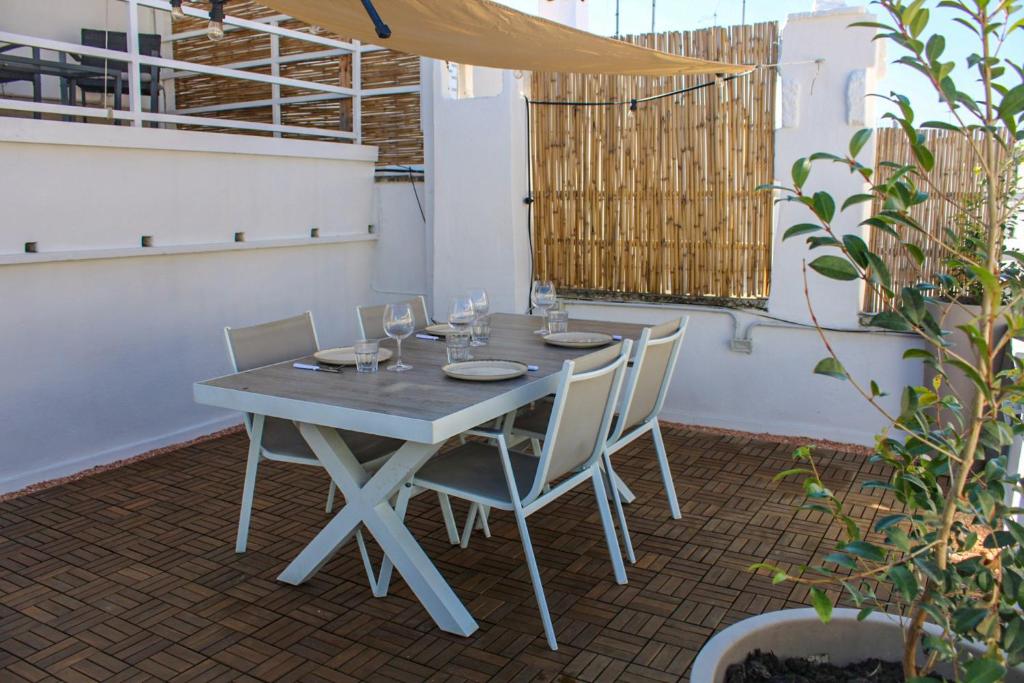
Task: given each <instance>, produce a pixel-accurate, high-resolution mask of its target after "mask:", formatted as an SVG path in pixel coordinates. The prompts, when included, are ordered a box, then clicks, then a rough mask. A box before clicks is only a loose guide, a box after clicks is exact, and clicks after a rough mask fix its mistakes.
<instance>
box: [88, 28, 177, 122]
mask: <svg viewBox="0 0 1024 683" xmlns="http://www.w3.org/2000/svg"><path fill="white" fill-rule="evenodd" d="M162 41H163V39H162V37H161V36H160V35H159V34H156V33H140V34H139V54H142V55H146V56H149V57H159V56H160V43H161V42H162ZM82 45H87V46H89V47H100V48H104V49H107V50H116V51H117V52H127V51H128V34H127V33H123V32H121V31H104V30H102V29H95V28H83V29H82ZM77 59H78V61H79V62H81V63H82V64H83V65H85V66H92V67H98V68H102V69H104V70H105V71H106V72H107V74H108V75H107V76H97V77H90V78H80V79H77V80H75V81H73V82H72V84H71V88H72V99H74V95H73V92H74V89H75V88H76V87H77V88H78V90H80V91H81V93H82V105H83V106H84V105H85V95H86V93H99V94H104V93H110V94H112V95H113V96H114V108H115V109H121V97H122V96H123V95H127V94H128V93H129V82H128V62H121V61H115V60H112V59H104V58H103V57H90V56H88V55H79V56H77ZM140 71H141V73H140V75H139V87H141V88H142V92H143V93H148V94H149V110H150V111H151V112H156V111H158V110H159V109H160V67H157V66H146V65H143V66H142V68H141V70H140ZM152 125H153V127H157V125H158V124H157V123H156V122H153V123H152Z"/></svg>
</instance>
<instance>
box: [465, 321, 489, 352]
mask: <svg viewBox="0 0 1024 683" xmlns="http://www.w3.org/2000/svg"><path fill="white" fill-rule="evenodd" d="M490 340H491V317H490V316H489V315H481V316H479V317H477V319H476V320H474V321H473V334H472V341H470V342H469V345H470V346H487V342H489V341H490Z"/></svg>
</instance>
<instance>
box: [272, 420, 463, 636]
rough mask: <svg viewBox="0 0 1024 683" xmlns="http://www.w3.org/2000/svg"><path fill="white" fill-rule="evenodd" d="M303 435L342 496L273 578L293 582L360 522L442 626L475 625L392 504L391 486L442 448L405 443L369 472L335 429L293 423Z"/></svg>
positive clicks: (454, 629)
mask: <svg viewBox="0 0 1024 683" xmlns="http://www.w3.org/2000/svg"><path fill="white" fill-rule="evenodd" d="M296 425H297V426H298V428H299V431H300V432H301V433H302V436H303V438H305V439H306V441H307V442H308V443H309V446H310V448H312V450H313V452H314V453H315V454H316V457H317V459H319V460H320V462H321V463H322V464H323V466H324V468H325V469H326V470H327V472H328V473H329V474H330V475H331V479H332V480H333V481H334V483H336V484H337V485H338V488H340V489H341V491H342V493H343V494H344V495H345V506H344V507H343V508H342V509H341V511H340V512H339V513H338V514H337V515H336V516H335V517H334V519H332V520H331V521H330V522H329V523H328V524H327V526H325V527H324V528H323V529H322V530H321V531H320V533H318V534H317V535H316V537H315V538H314V539H313V540H312V542H310V544H309V545H308V546H306V548H305V549H303V551H302V552H301V553H299V556H298V557H296V558H295V559H294V560H293V561H292V562H291V564H289V565H288V567H287V568H285V570H284V572H282V573H281V575H280V576H279V577H278V579H279V580H281V581H284V582H286V583H291V584H294V585H298V584H300V583H303V582H304V581H306V580H307V579H309V578H310V577H311V576H312V575H313V574H314V573H316V570H317V569H319V568H320V567H321V566H323V564H324V563H325V562H327V560H329V559H330V557H331V555H332V554H333V553H334V552H335V551H336V550H337V549H338V548H339V547H341V546H342V545H343V544H344V543H345V542H346V541H348V540H349V538H351V536H352V534H353V533H354V532H355V530H356V528H357V526H358V525H359V524H360V523H361V524H363V525H365V526H366V528H367V529H368V530H369V531H370V533H371V534H373V537H374V538H375V539H376V540H377V543H378V544H380V546H381V548H382V549H383V550H384V553H385V554H386V555H387V556H388V558H389V559H390V560H391V562H392V563H394V566H395V568H397V569H398V571H399V572H400V573H401V574H402V578H403V579H405V582H406V583H407V584H408V585H409V587H410V588H411V589H412V591H413V593H415V594H416V597H417V598H418V599H419V601H420V603H421V604H422V605H423V606H424V607H425V608H426V610H427V612H428V613H429V614H430V616H431V617H432V618H433V619H434V622H435V623H436V624H437V625H438V626H439V627H440V628H441V630H443V631H448V632H449V633H455V634H458V635H462V636H468V635H470V634H471V633H473V632H474V631H476V629H477V628H478V626H477V623H476V621H475V620H474V619H473V617H472V615H470V613H469V611H468V610H467V609H466V607H465V605H463V604H462V601H461V600H459V597H458V596H457V595H456V594H455V591H453V590H452V588H451V586H449V585H448V583H447V582H446V581H445V579H444V577H443V576H442V575H441V573H440V572H439V571H438V570H437V567H435V566H434V563H433V562H431V561H430V558H429V557H428V556H427V554H426V553H425V552H423V548H421V547H420V545H419V543H417V542H416V539H415V538H414V537H413V535H412V534H411V533H409V530H408V529H407V528H406V527H405V524H404V523H403V521H402V520H401V518H399V516H398V515H397V514H396V513H395V511H394V509H393V508H392V507H391V502H390V501H391V497H392V496H393V495H394V493H395V491H397V490H398V488H399V487H400V486H401V485H402V484H403V483H404V482H405V481H406V480H408V478H409V477H410V475H411V474H412V473H413V472H415V471H416V470H417V469H418V468H419V466H420V465H422V464H423V463H424V462H426V461H427V459H428V458H430V456H432V455H433V454H434V453H435V452H437V450H438V449H439V448H440V447H441V444H436V445H431V444H421V443H414V442H411V441H410V442H406V443H405V444H404V445H403V446H402V447H401V448H399V449H398V450H397V451H395V453H394V454H393V455H392V456H391V457H390V458H388V460H387V462H385V463H384V465H383V466H381V468H380V469H379V470H377V472H376V473H375V474H374V475H373V476H372V477H371V476H370V475H369V473H368V472H367V471H366V470H365V469H364V468H363V467H362V465H360V464H359V462H358V461H357V460H356V458H355V456H354V455H352V452H351V451H350V450H349V448H348V446H346V445H345V442H344V440H342V438H341V435H339V434H338V432H337V430H335V429H333V428H330V427H320V426H317V425H311V424H306V423H299V422H297V423H296Z"/></svg>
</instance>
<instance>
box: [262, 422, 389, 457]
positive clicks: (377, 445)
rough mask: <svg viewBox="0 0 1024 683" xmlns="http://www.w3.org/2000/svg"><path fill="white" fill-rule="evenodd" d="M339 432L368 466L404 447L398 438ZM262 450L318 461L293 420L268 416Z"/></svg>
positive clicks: (264, 426)
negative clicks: (369, 463) (371, 462)
mask: <svg viewBox="0 0 1024 683" xmlns="http://www.w3.org/2000/svg"><path fill="white" fill-rule="evenodd" d="M338 433H339V434H341V438H342V439H344V440H345V444H346V445H347V446H348V447H349V449H350V450H351V451H352V455H354V456H356V460H358V461H359V462H361V463H367V462H370V461H372V460H376V459H377V458H380V457H382V456H385V455H388V454H389V453H393V452H395V451H397V450H398V449H399V448H400V447H401V446H402V443H403V442H402V441H401V440H399V439H389V438H387V437H383V436H374V435H373V434H363V433H362V432H352V431H349V430H347V429H339V430H338ZM263 450H264V451H267V452H268V453H269V454H270V455H285V456H290V457H293V458H302V459H306V460H309V461H310V462H311V463H315V462H317V459H316V455H315V454H314V453H313V450H312V449H311V448H310V447H309V444H308V443H306V440H305V439H303V438H302V434H300V433H299V430H298V429H297V428H296V427H295V425H294V424H293V423H292V422H291V421H290V420H283V419H281V418H279V417H268V418H266V421H265V422H264V424H263Z"/></svg>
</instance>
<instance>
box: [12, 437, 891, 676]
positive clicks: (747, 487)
mask: <svg viewBox="0 0 1024 683" xmlns="http://www.w3.org/2000/svg"><path fill="white" fill-rule="evenodd" d="M665 442H666V446H667V449H668V451H669V457H670V460H671V463H672V469H673V472H674V476H675V480H676V488H677V490H678V491H679V499H680V503H681V505H682V510H683V518H682V519H681V520H678V521H676V520H672V519H671V517H670V515H669V513H668V509H667V506H666V503H665V497H664V492H663V490H662V488H661V480H660V476H659V474H658V469H657V466H656V463H655V460H654V457H653V450H652V447H651V446H650V441H649V439H642V440H641V441H640V442H638V443H635V444H633V445H632V446H630V447H629V448H627V449H626V450H625V451H622V452H620V453H619V454H618V455H617V456H616V463H617V467H618V469H619V472H620V474H621V475H622V477H623V478H624V479H625V480H626V481H627V483H628V484H629V485H630V486H631V487H632V489H633V491H634V492H635V493H636V494H637V500H636V502H634V503H633V504H632V505H630V506H628V507H627V512H628V515H629V520H630V524H631V531H632V534H633V541H634V544H635V546H636V550H637V556H638V557H637V563H636V565H635V566H627V573H628V576H629V583H628V585H625V586H619V585H616V584H615V582H614V580H613V577H612V573H611V568H610V564H609V562H608V557H607V554H606V549H605V546H604V544H603V541H602V536H601V531H600V522H599V520H598V516H597V512H596V508H595V506H594V504H593V498H592V495H593V494H592V492H591V489H590V488H589V487H581V488H580V489H579V490H578V491H577V492H574V493H572V494H569V495H567V496H565V497H563V498H562V499H560V500H559V501H558V502H557V503H556V504H554V505H552V506H550V507H549V508H547V509H545V510H543V511H541V512H539V513H537V514H536V515H534V516H532V517H530V520H529V522H530V527H531V534H532V535H533V541H534V545H535V548H536V551H537V556H538V560H539V563H540V565H541V571H542V574H543V579H544V584H545V589H546V591H547V598H548V602H549V605H550V607H551V611H552V615H553V618H554V620H555V628H556V630H557V632H558V639H559V650H558V651H557V652H552V651H550V650H548V648H547V646H546V643H545V640H544V636H543V631H542V627H541V623H540V618H539V616H538V613H537V609H536V606H535V603H534V599H533V593H532V590H531V588H530V581H529V575H528V573H527V570H526V566H525V564H524V563H523V553H522V547H521V545H520V543H519V537H518V534H517V533H516V527H515V523H514V520H513V519H512V518H511V516H510V515H509V514H505V513H500V512H495V513H493V515H492V518H491V531H492V533H493V536H492V537H491V538H489V539H487V538H484V537H483V536H482V534H480V533H477V534H476V535H475V536H474V538H473V541H472V544H471V545H470V547H469V548H468V549H467V550H461V549H459V548H458V547H452V546H450V545H449V544H448V541H447V537H446V535H445V532H444V527H443V524H442V522H441V517H440V514H439V510H438V508H437V505H436V498H434V497H432V496H421V497H418V498H416V499H414V500H413V503H412V505H411V507H410V514H409V524H410V528H411V529H412V530H413V533H414V534H415V535H416V537H417V538H418V539H419V540H420V542H421V544H422V545H423V546H424V548H425V549H426V551H427V553H428V554H429V555H430V556H431V558H433V559H434V561H435V562H436V563H437V565H438V567H439V568H440V570H441V572H442V573H443V574H444V575H445V577H446V578H447V579H448V581H449V582H450V583H451V585H452V586H453V587H454V588H455V591H456V592H457V593H458V594H459V596H460V597H461V598H462V600H463V601H464V602H465V604H466V605H467V606H468V608H469V610H470V612H471V613H472V614H473V615H474V617H475V618H476V619H477V621H478V623H479V624H480V629H479V630H478V631H477V632H476V633H475V634H473V636H472V637H469V638H460V637H457V636H453V635H449V634H446V633H443V632H441V631H440V630H438V629H437V628H436V627H435V626H434V624H433V622H432V621H431V620H430V618H429V617H428V616H427V614H426V612H425V611H424V610H423V609H422V608H421V607H420V605H419V604H418V603H417V602H416V600H415V599H414V598H413V596H412V594H411V593H410V591H409V589H408V588H407V587H406V585H405V584H404V583H403V582H402V581H401V580H400V579H397V578H396V580H395V581H394V582H393V585H392V591H391V594H390V595H389V596H388V597H386V598H374V597H372V596H371V594H370V591H369V588H368V587H367V582H366V575H365V573H364V571H363V567H362V563H361V562H360V560H359V556H358V553H357V552H356V549H355V546H354V544H353V545H348V546H346V547H344V548H342V550H341V551H340V552H339V553H338V555H337V556H336V557H335V558H334V559H333V560H332V561H331V562H330V563H328V564H327V565H326V566H325V567H324V568H323V569H322V570H321V571H320V572H319V573H318V574H317V575H316V576H315V577H314V578H313V579H312V580H311V581H309V582H308V583H307V584H305V585H303V586H300V587H293V586H289V585H285V584H282V583H278V582H277V581H275V577H276V576H277V574H278V573H279V572H280V571H281V570H282V569H283V568H284V567H285V565H286V564H287V562H288V561H289V560H290V559H291V558H293V557H294V556H295V555H296V553H298V551H299V550H300V548H301V547H302V546H303V545H304V544H305V543H306V542H307V541H308V540H309V539H310V538H311V537H312V535H313V534H314V533H315V531H316V530H317V529H318V528H319V527H320V526H321V525H322V524H323V523H324V521H325V514H324V511H323V504H324V499H325V494H326V492H327V477H326V474H325V473H324V472H323V471H322V470H320V469H318V468H310V467H302V466H295V465H285V464H280V463H264V464H263V465H261V470H260V477H259V480H258V484H257V496H256V508H255V511H254V514H253V525H252V533H251V536H250V541H249V551H248V552H247V553H245V554H242V555H236V554H235V552H234V536H235V525H236V521H237V516H238V500H239V497H240V493H241V482H242V473H243V469H244V460H245V450H246V444H247V441H246V438H245V436H244V434H234V435H230V436H226V437H223V438H220V439H217V440H214V441H209V442H206V443H201V444H197V445H192V446H187V447H184V448H181V449H180V450H176V451H173V452H170V453H166V454H163V455H160V456H158V457H154V458H151V459H148V460H143V461H140V462H135V463H132V464H129V465H125V466H123V467H119V468H116V469H112V470H109V471H106V472H102V473H99V474H95V475H92V476H88V477H83V478H81V479H79V480H76V481H72V482H69V483H66V484H62V485H60V486H57V487H54V488H51V489H47V490H44V491H40V492H37V493H33V494H30V495H25V496H21V497H17V498H14V499H12V500H9V501H7V502H4V503H0V681H4V683H10V682H12V681H20V680H65V681H90V680H129V681H141V680H174V681H200V680H201V681H211V680H218V681H219V680H224V681H227V680H239V681H291V680H299V681H354V680H381V681H385V680H394V681H413V680H427V679H429V680H438V681H440V680H492V679H493V680H524V681H525V680H556V681H569V680H583V681H596V680H602V681H604V680H607V681H611V680H624V681H625V680H636V681H639V680H644V681H647V680H651V681H665V680H680V679H685V676H686V674H687V671H688V668H689V666H690V664H691V662H692V660H693V658H694V657H695V655H696V653H697V651H698V650H699V649H700V647H701V645H702V644H703V643H704V641H705V640H706V639H707V638H708V637H710V636H711V635H712V634H713V633H714V632H715V631H716V630H718V629H720V628H723V627H724V626H726V625H728V624H730V623H733V622H735V621H737V620H739V619H743V618H744V617H747V616H750V615H754V614H758V613H760V612H764V611H767V610H775V609H779V608H784V607H795V606H802V605H803V604H804V602H803V600H804V595H805V592H804V589H802V588H801V587H799V586H794V585H791V584H789V583H783V584H780V585H772V583H771V580H770V577H768V576H762V575H755V574H752V573H750V572H748V571H747V567H748V566H749V565H750V564H751V563H753V562H758V561H762V560H769V561H772V562H775V563H778V564H782V565H793V564H799V563H802V562H806V561H808V560H810V559H811V558H812V556H814V555H815V554H817V553H820V552H825V551H826V550H828V549H830V548H831V540H830V539H832V538H835V537H836V536H837V534H836V531H835V528H834V527H833V526H831V525H830V524H829V523H828V520H826V519H824V518H823V517H822V516H821V515H820V514H818V513H815V512H808V511H801V510H798V509H797V507H796V506H797V504H799V503H800V502H801V500H802V499H801V497H800V495H799V486H798V482H796V481H794V482H782V483H773V482H772V477H773V476H774V475H775V474H776V473H777V472H779V471H780V470H782V469H785V468H786V467H787V466H788V465H789V463H790V462H791V460H790V454H791V453H792V450H793V446H792V445H785V444H780V443H773V442H769V441H762V440H758V439H757V438H755V437H752V436H736V435H720V434H709V433H706V432H702V431H698V430H693V429H688V428H681V427H680V428H668V429H666V430H665ZM818 457H819V465H820V466H822V468H823V474H824V478H825V480H826V481H827V483H829V484H830V485H831V486H832V488H833V489H834V490H836V491H840V492H844V495H845V498H846V502H847V506H848V509H849V510H850V511H851V512H852V513H853V514H854V515H855V516H856V517H858V518H859V519H862V520H864V521H865V522H868V521H869V520H871V519H872V518H873V517H874V516H875V515H876V514H878V513H879V507H878V506H879V503H880V502H881V500H880V499H878V498H875V497H872V496H870V495H867V494H866V493H863V492H861V489H860V483H861V482H863V481H864V480H866V479H871V478H876V477H878V476H879V475H880V474H881V472H880V471H879V466H877V465H871V464H869V463H868V462H867V459H866V458H865V457H864V456H863V455H862V454H853V453H847V452H840V451H833V450H824V449H819V450H818ZM456 515H457V517H458V518H459V519H464V517H465V506H464V505H461V504H460V505H457V506H456Z"/></svg>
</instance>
